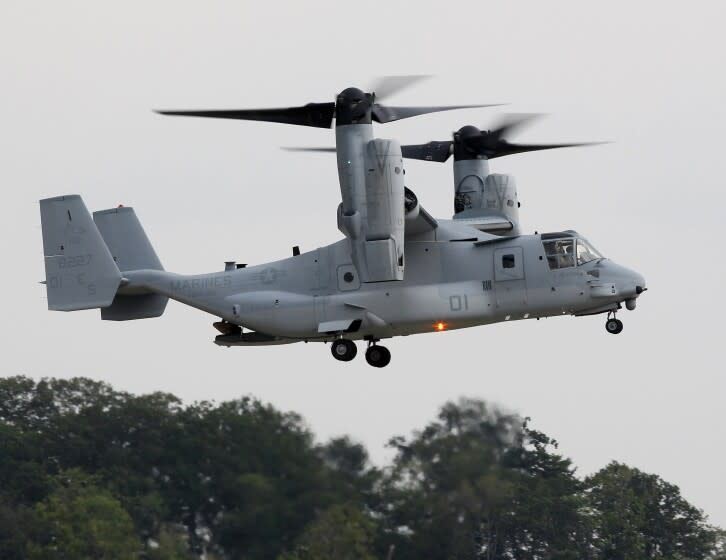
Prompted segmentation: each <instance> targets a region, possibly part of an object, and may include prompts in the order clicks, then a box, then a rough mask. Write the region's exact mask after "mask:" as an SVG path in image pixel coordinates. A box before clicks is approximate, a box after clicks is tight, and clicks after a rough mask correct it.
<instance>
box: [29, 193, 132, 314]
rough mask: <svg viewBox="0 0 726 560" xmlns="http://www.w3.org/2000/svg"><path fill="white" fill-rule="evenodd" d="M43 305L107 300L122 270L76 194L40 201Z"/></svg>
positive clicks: (65, 307)
mask: <svg viewBox="0 0 726 560" xmlns="http://www.w3.org/2000/svg"><path fill="white" fill-rule="evenodd" d="M40 221H41V226H42V230H43V252H44V254H45V276H46V290H47V293H48V309H51V310H55V311H76V310H79V309H93V308H97V307H107V306H109V305H111V302H112V301H113V298H114V295H115V294H116V290H117V289H118V287H119V284H120V283H121V273H120V272H119V269H118V267H117V266H116V264H115V263H114V260H113V257H112V256H111V253H110V251H109V250H108V247H107V246H106V244H105V243H104V241H103V238H102V237H101V234H100V233H99V231H98V228H97V227H96V224H94V223H93V220H92V219H91V215H90V214H89V213H88V210H87V209H86V205H85V204H84V203H83V200H82V199H81V197H80V196H78V195H65V196H57V197H54V198H46V199H44V200H41V201H40Z"/></svg>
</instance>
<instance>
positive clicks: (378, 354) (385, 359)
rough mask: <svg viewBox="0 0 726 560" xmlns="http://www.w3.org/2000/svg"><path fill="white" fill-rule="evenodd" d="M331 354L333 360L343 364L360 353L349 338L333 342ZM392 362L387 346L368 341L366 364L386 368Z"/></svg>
mask: <svg viewBox="0 0 726 560" xmlns="http://www.w3.org/2000/svg"><path fill="white" fill-rule="evenodd" d="M330 352H331V353H332V354H333V358H335V359H336V360H340V361H341V362H349V361H351V360H352V359H353V358H355V356H356V354H357V353H358V347H357V346H356V345H355V342H353V341H352V340H348V339H347V338H338V339H336V340H334V341H333V344H332V345H331V346H330ZM390 361H391V353H390V352H389V350H388V348H386V347H385V346H379V345H378V344H376V341H375V340H369V341H368V349H367V350H366V362H368V364H369V365H372V366H373V367H377V368H382V367H386V366H387V365H388V364H389V362H390Z"/></svg>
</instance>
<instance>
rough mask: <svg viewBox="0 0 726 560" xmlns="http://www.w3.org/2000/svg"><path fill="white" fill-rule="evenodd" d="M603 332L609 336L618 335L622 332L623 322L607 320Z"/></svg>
mask: <svg viewBox="0 0 726 560" xmlns="http://www.w3.org/2000/svg"><path fill="white" fill-rule="evenodd" d="M605 330H607V331H608V332H609V333H610V334H620V333H621V332H622V330H623V322H622V321H621V320H620V319H615V318H613V319H608V320H607V321H606V322H605Z"/></svg>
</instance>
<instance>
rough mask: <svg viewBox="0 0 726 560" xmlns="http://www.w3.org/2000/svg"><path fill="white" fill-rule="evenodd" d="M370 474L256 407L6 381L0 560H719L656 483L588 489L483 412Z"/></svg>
mask: <svg viewBox="0 0 726 560" xmlns="http://www.w3.org/2000/svg"><path fill="white" fill-rule="evenodd" d="M390 445H391V446H393V447H394V448H395V451H396V455H395V459H394V460H393V462H392V464H391V465H389V466H387V467H386V468H384V469H379V468H376V467H374V466H372V465H371V464H370V462H369V460H368V455H367V453H366V450H365V449H364V447H363V446H361V445H360V444H358V443H355V442H354V441H352V440H350V439H348V438H340V439H334V440H332V441H329V442H327V443H325V444H322V445H320V444H316V443H315V441H314V438H313V434H312V433H310V431H309V430H308V429H307V428H306V426H305V424H304V422H303V420H302V418H300V417H299V416H298V415H296V414H292V413H285V412H281V411H278V410H276V409H275V408H273V407H272V406H270V405H266V404H263V403H261V402H259V401H257V400H255V399H252V398H241V399H238V400H233V401H229V402H224V403H220V404H214V403H209V402H200V403H195V404H191V405H184V404H182V403H181V402H180V400H179V399H177V398H176V397H174V396H173V395H170V394H165V393H154V394H150V395H142V396H135V395H131V394H128V393H125V392H122V391H116V390H114V389H113V388H112V387H110V386H109V385H107V384H105V383H100V382H97V381H92V380H89V379H83V378H76V379H70V380H62V379H43V380H41V381H38V382H36V381H34V380H32V379H30V378H27V377H11V378H2V379H0V558H2V559H3V560H15V559H26V558H27V559H85V558H90V559H94V560H95V559H117V558H118V559H124V560H128V559H131V558H140V559H148V560H171V559H192V558H200V557H203V558H207V559H210V560H211V559H215V558H216V559H222V558H230V559H245V560H255V559H271V560H333V559H335V560H373V559H381V560H383V559H391V560H422V559H431V560H438V559H441V560H444V559H447V560H448V559H457V560H458V559H461V560H465V559H515V560H517V559H578V560H579V559H598V560H599V559H622V560H629V559H638V560H639V559H649V558H662V559H671V560H678V559H704V558H709V559H717V558H719V559H723V558H726V553H725V552H724V536H723V533H722V532H721V531H720V530H718V529H716V528H714V527H711V526H709V524H708V523H707V519H706V518H705V516H704V514H703V513H702V512H701V511H700V510H698V509H697V508H695V507H694V506H692V505H691V504H689V503H688V502H687V501H686V500H684V499H683V497H682V496H681V495H680V493H679V490H678V488H677V487H676V486H674V485H672V484H669V483H667V482H665V481H664V480H662V479H661V478H660V477H658V476H657V475H653V474H647V473H644V472H641V471H639V470H638V469H635V468H632V467H628V466H626V465H623V464H618V463H611V464H609V465H607V466H605V467H604V468H603V469H602V470H600V471H599V472H598V473H596V474H594V475H592V476H589V477H587V478H584V479H581V478H578V477H577V476H576V475H575V472H574V467H573V465H572V463H571V461H570V460H569V459H567V458H566V457H563V456H561V455H560V454H558V452H557V443H556V442H555V441H554V440H553V439H551V438H549V437H548V436H546V435H545V434H543V433H541V432H539V431H537V430H535V429H533V428H532V427H531V426H530V425H529V422H528V421H527V420H526V419H524V420H523V419H522V418H520V417H518V416H516V415H512V414H508V413H505V412H502V411H500V410H498V409H496V408H493V407H490V406H488V405H486V404H485V403H483V402H481V401H475V400H462V401H460V402H458V403H448V404H446V405H444V406H443V407H442V409H441V411H440V413H439V416H438V418H437V419H435V420H434V421H432V422H431V423H430V424H429V425H428V426H425V427H424V428H423V429H422V430H421V431H420V432H417V433H415V434H414V435H413V436H412V437H410V438H404V437H395V438H393V439H392V440H391V442H390Z"/></svg>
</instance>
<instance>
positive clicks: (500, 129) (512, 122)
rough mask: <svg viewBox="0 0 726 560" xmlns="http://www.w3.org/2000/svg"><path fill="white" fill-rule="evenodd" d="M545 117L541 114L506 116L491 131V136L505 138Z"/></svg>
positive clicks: (511, 114)
mask: <svg viewBox="0 0 726 560" xmlns="http://www.w3.org/2000/svg"><path fill="white" fill-rule="evenodd" d="M542 117H544V115H543V114H541V113H509V114H505V115H504V116H503V117H502V118H501V120H500V121H499V124H498V125H497V126H496V127H495V128H493V129H492V130H490V131H489V135H491V136H494V137H496V138H503V137H505V136H509V135H511V134H514V133H516V132H517V131H518V130H519V129H521V128H524V127H525V126H527V125H529V124H531V123H532V122H533V121H535V120H537V119H540V118H542Z"/></svg>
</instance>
